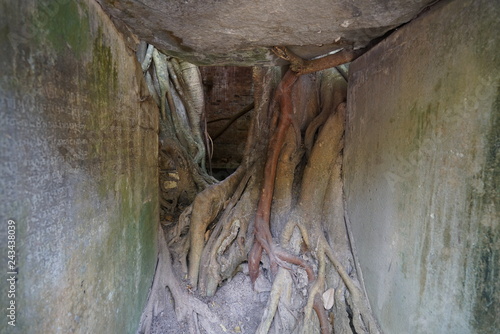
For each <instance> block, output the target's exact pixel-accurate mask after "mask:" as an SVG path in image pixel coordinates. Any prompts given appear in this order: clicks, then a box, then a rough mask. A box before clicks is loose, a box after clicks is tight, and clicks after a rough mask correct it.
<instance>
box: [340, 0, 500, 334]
mask: <svg viewBox="0 0 500 334" xmlns="http://www.w3.org/2000/svg"><path fill="white" fill-rule="evenodd" d="M498 31H500V6H499V4H498V2H496V1H488V0H479V1H445V2H441V3H440V4H439V5H438V6H435V7H433V8H432V9H431V10H430V11H428V12H426V13H424V14H423V15H422V16H421V17H419V18H417V19H415V20H414V21H413V22H411V23H410V24H408V25H406V26H404V27H403V28H401V29H399V30H397V31H396V32H394V33H393V34H392V35H391V36H390V37H388V38H387V39H386V40H384V41H383V42H382V43H380V44H379V45H377V46H376V47H375V48H374V49H372V50H371V51H370V52H369V53H367V54H365V55H364V56H363V57H361V58H360V59H358V60H356V61H355V62H353V64H352V65H351V67H350V73H351V76H350V88H349V93H348V115H349V116H348V117H349V120H348V129H347V135H346V136H347V137H346V148H345V158H344V163H345V165H344V167H345V168H344V170H345V189H346V196H347V202H348V214H349V216H350V220H351V223H352V229H353V234H354V239H355V244H356V246H357V251H358V257H359V261H360V264H361V267H362V270H363V274H364V280H365V283H366V288H367V290H368V295H369V298H370V300H371V303H372V307H373V310H374V312H375V314H376V316H377V318H378V320H379V321H380V324H381V326H382V329H383V330H384V332H385V333H496V332H497V331H498V328H500V322H499V318H498V314H500V261H499V259H500V226H499V222H500V219H499V201H500V199H499V189H500V184H499V181H500V176H499V173H500V161H499V155H498V147H499V145H500V142H499V141H500V134H499V131H500V123H499V111H500V110H499V107H500V106H499V85H500V59H499V56H498V52H499V51H500V39H499V37H498V36H499V35H498Z"/></svg>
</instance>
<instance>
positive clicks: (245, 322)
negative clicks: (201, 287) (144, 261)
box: [151, 272, 271, 334]
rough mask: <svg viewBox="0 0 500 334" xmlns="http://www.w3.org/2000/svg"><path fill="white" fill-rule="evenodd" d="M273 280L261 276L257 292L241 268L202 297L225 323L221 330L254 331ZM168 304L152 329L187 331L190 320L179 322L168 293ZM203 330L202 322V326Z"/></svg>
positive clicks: (165, 333)
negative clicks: (215, 290)
mask: <svg viewBox="0 0 500 334" xmlns="http://www.w3.org/2000/svg"><path fill="white" fill-rule="evenodd" d="M270 288H271V285H270V282H269V281H268V280H267V279H266V278H262V279H261V280H260V282H257V289H260V290H261V292H256V291H254V290H253V288H252V283H251V281H250V277H249V276H248V275H247V274H244V273H243V272H239V273H238V274H236V276H234V278H233V279H232V280H231V281H228V282H226V284H224V285H223V286H222V287H220V288H219V290H217V292H216V294H215V295H214V296H213V297H199V296H198V298H199V299H201V300H203V301H204V302H205V303H207V305H209V307H210V309H211V310H212V311H213V312H214V313H216V314H217V316H218V317H219V319H222V321H223V323H221V324H219V326H220V328H219V332H220V333H255V331H256V329H257V327H258V326H259V323H260V320H261V317H262V313H263V311H264V309H265V306H266V302H267V299H268V297H269V289H270ZM168 299H169V300H168V303H167V308H166V309H165V310H164V311H163V312H161V313H160V314H159V315H158V316H157V317H155V318H154V320H153V326H152V331H151V333H153V334H174V333H175V334H178V333H188V332H189V330H188V328H187V324H185V323H179V322H178V321H177V319H176V316H175V312H174V305H173V299H172V298H171V296H170V293H169V294H168ZM200 328H201V332H202V333H206V332H205V331H204V330H203V324H202V326H200Z"/></svg>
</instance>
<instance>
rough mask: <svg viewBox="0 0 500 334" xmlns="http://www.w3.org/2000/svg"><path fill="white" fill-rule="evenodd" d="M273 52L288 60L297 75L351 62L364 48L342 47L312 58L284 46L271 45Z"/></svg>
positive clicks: (363, 51)
mask: <svg viewBox="0 0 500 334" xmlns="http://www.w3.org/2000/svg"><path fill="white" fill-rule="evenodd" d="M273 52H274V53H275V54H276V55H277V56H278V57H280V58H282V59H284V60H287V61H289V62H290V68H291V70H292V71H294V72H295V73H297V74H298V75H303V74H307V73H313V72H317V71H321V70H324V69H327V68H331V67H335V66H339V65H342V64H345V63H348V62H351V61H353V60H354V59H356V58H358V57H359V56H360V55H362V54H363V53H365V52H366V50H364V49H358V50H349V49H343V50H340V51H339V52H337V53H334V54H331V55H328V56H324V57H322V58H317V59H313V60H305V59H302V58H300V57H299V56H297V55H296V54H294V53H293V52H292V51H290V50H289V49H288V48H286V47H284V46H275V47H273Z"/></svg>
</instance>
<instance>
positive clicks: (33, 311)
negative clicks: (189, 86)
mask: <svg viewBox="0 0 500 334" xmlns="http://www.w3.org/2000/svg"><path fill="white" fill-rule="evenodd" d="M0 22H1V23H0V48H1V50H2V52H1V54H0V65H1V78H0V112H1V117H0V148H1V151H0V173H1V178H0V185H1V193H0V217H1V219H0V224H1V225H0V240H1V241H0V245H1V247H0V248H1V252H2V253H1V254H2V258H3V259H4V255H3V254H7V242H6V241H7V229H6V224H7V220H8V219H12V220H14V221H15V222H16V232H17V233H16V261H17V270H18V272H19V273H18V275H17V279H18V280H17V284H16V296H15V302H16V327H14V328H13V327H11V326H9V325H7V323H6V320H9V319H8V318H7V317H6V316H5V313H6V312H5V308H6V307H7V304H6V303H7V302H9V300H8V299H7V296H6V294H5V293H4V291H5V282H6V272H7V267H6V263H5V262H6V261H3V260H2V264H1V266H0V277H1V287H2V290H1V291H2V294H1V295H0V303H1V304H0V308H1V309H2V312H1V317H0V319H1V320H0V332H2V333H4V332H5V331H6V332H8V333H134V332H135V330H136V329H137V326H138V321H139V317H140V314H141V311H142V308H143V306H144V303H145V300H146V297H147V293H148V289H149V287H150V284H151V280H152V277H153V273H154V268H155V263H156V250H157V248H156V230H157V229H156V224H157V219H158V198H157V196H158V195H157V194H158V188H157V187H158V186H157V184H158V171H157V147H158V145H157V140H158V138H157V131H158V119H157V108H156V107H155V106H154V104H153V103H152V102H150V101H149V100H146V101H144V102H141V96H144V95H145V94H146V93H145V88H144V85H143V82H142V79H141V78H142V73H141V71H140V68H139V67H138V65H137V63H136V61H135V57H134V53H133V51H132V50H130V49H128V48H127V47H126V45H125V42H124V38H123V36H122V35H120V34H119V33H118V32H117V31H116V29H115V28H114V26H113V24H112V23H111V21H110V20H109V18H108V17H107V16H106V15H105V14H104V13H103V12H102V10H101V8H100V7H99V5H98V4H97V3H96V2H95V1H72V0H55V1H17V2H16V1H14V2H12V1H0Z"/></svg>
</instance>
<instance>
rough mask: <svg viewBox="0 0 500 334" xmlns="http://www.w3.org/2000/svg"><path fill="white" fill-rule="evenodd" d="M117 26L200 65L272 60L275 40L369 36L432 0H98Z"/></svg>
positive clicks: (328, 47) (307, 53)
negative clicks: (272, 48) (271, 49)
mask: <svg viewBox="0 0 500 334" xmlns="http://www.w3.org/2000/svg"><path fill="white" fill-rule="evenodd" d="M97 1H98V2H99V3H100V4H101V6H102V7H103V8H104V10H105V11H106V12H107V13H108V14H109V15H110V16H111V17H112V18H113V20H114V21H115V23H116V24H117V26H118V27H119V28H121V29H122V30H123V29H129V30H130V31H131V32H132V33H134V34H135V35H137V36H138V37H139V38H140V39H142V40H146V41H147V42H149V43H151V44H154V45H155V46H156V47H157V48H158V49H160V50H162V51H163V52H165V53H167V54H170V55H173V56H179V57H181V58H184V59H187V60H189V61H191V62H194V63H197V64H200V65H216V64H218V65H231V64H232V65H253V64H273V63H276V61H277V59H276V57H275V56H274V55H273V54H272V53H271V52H270V51H269V47H271V46H274V45H286V46H289V47H292V50H293V51H295V52H296V53H297V54H299V55H300V56H302V57H307V58H310V57H313V56H319V55H323V54H326V53H328V52H330V51H332V50H335V49H339V48H342V47H345V46H352V47H354V48H358V47H362V46H365V45H366V44H367V43H368V42H369V41H370V40H372V39H374V38H376V37H379V36H382V35H383V34H385V33H386V32H387V31H389V30H391V29H394V28H396V27H398V26H400V25H401V24H404V23H405V22H408V21H410V20H411V19H412V18H414V17H415V16H416V15H418V13H419V12H421V11H422V9H423V8H425V7H426V6H428V5H429V3H431V2H433V0H306V1H304V0H167V1H165V0H142V1H136V0H97Z"/></svg>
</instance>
